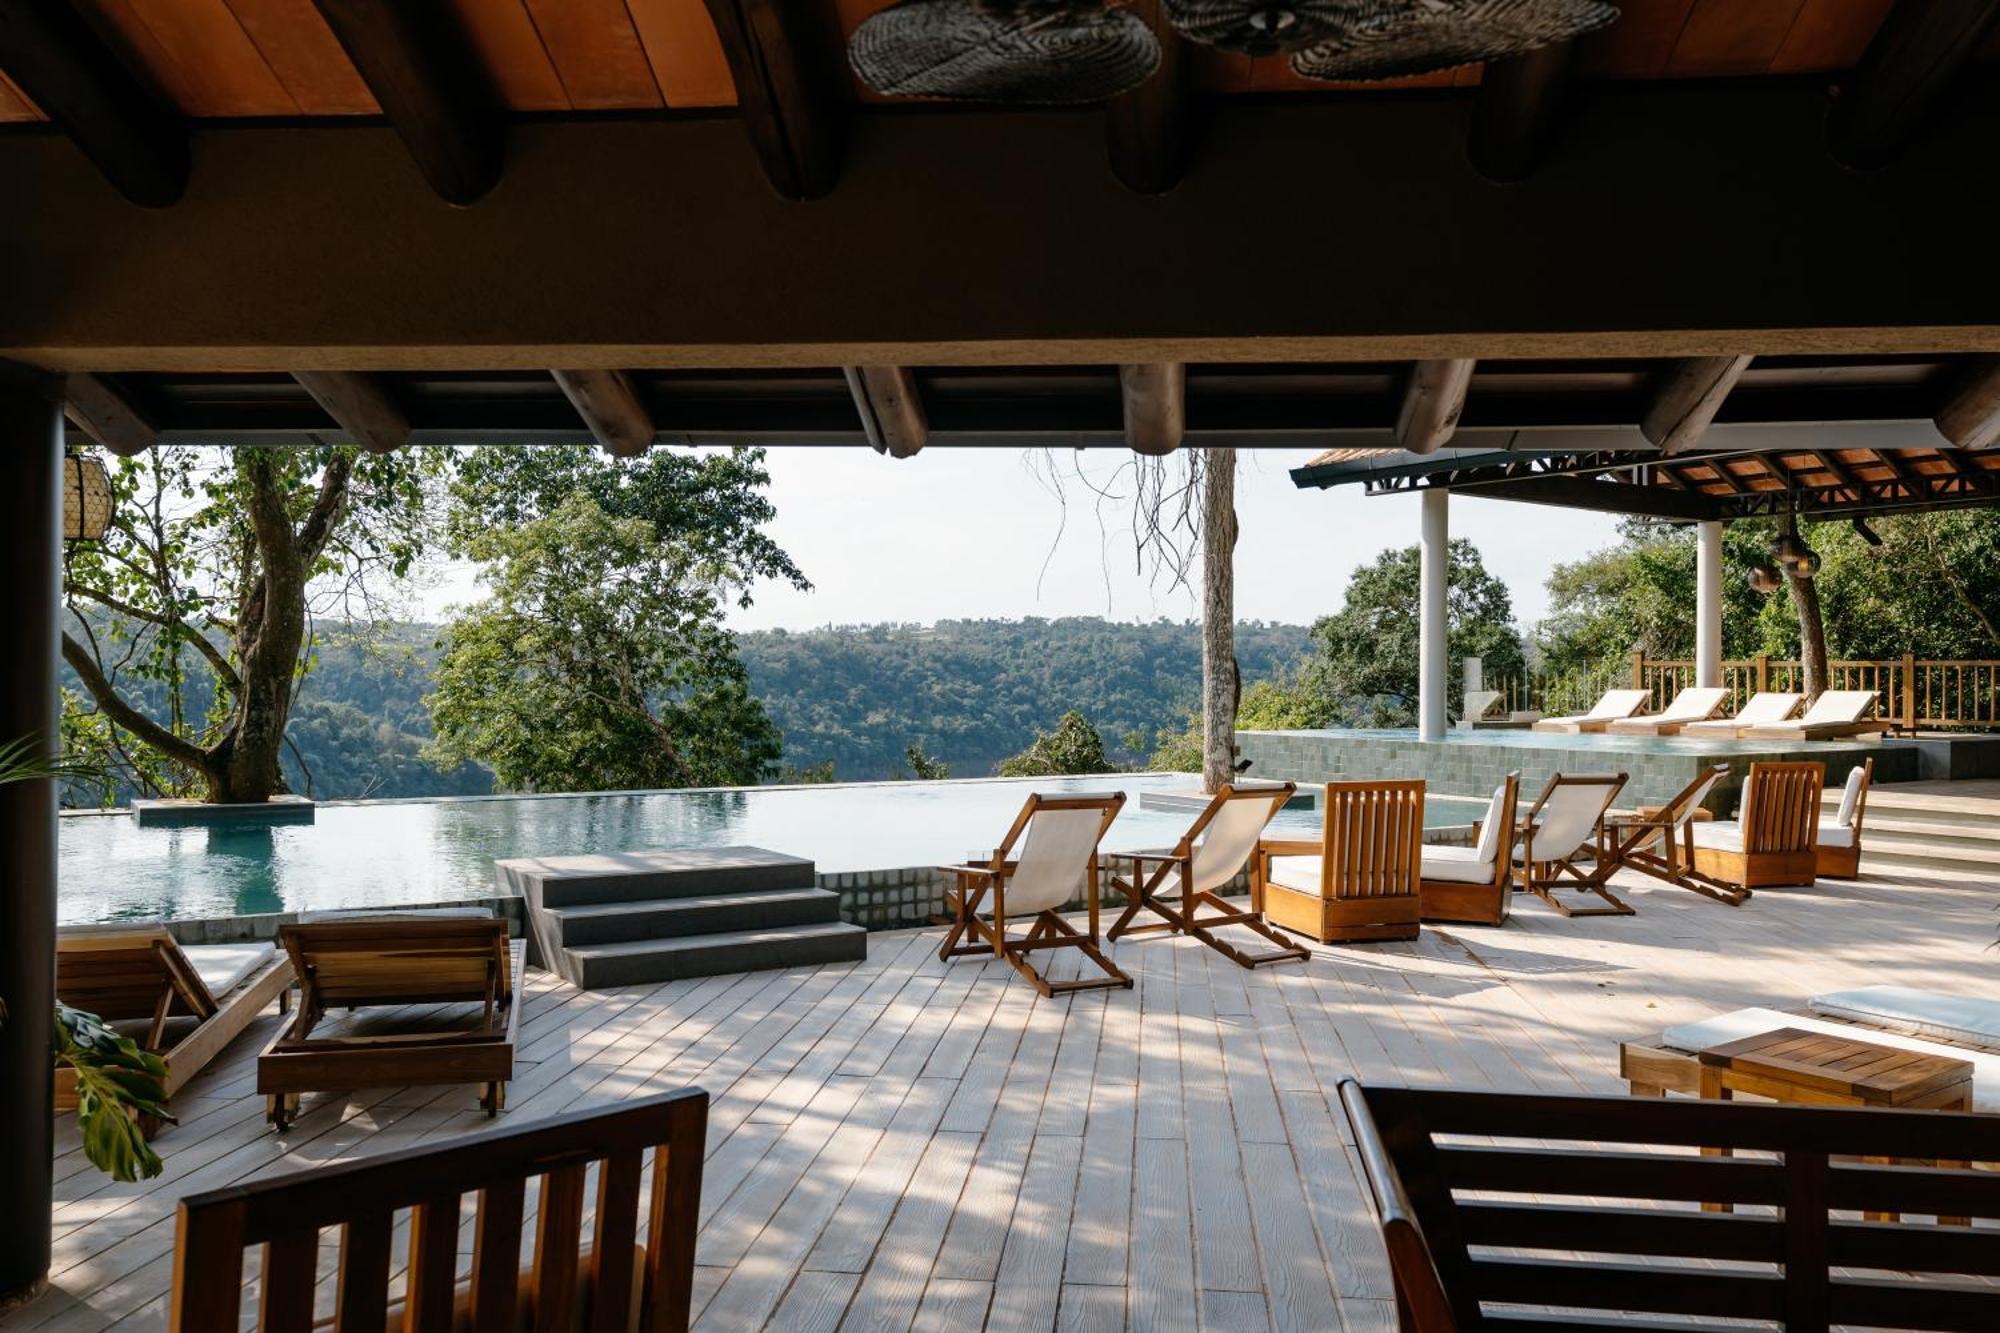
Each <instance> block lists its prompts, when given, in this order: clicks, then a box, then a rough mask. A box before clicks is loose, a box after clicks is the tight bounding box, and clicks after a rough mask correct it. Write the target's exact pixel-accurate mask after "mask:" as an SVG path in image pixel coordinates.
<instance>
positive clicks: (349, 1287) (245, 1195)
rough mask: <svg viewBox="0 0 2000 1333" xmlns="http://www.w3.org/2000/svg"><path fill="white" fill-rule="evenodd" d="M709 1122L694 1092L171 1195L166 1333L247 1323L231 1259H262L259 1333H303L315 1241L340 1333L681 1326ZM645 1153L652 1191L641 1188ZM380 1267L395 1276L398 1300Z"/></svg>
mask: <svg viewBox="0 0 2000 1333" xmlns="http://www.w3.org/2000/svg"><path fill="white" fill-rule="evenodd" d="M707 1127H708V1094H707V1093H705V1092H703V1091H701V1090H700V1089H698V1088H690V1089H687V1090H685V1091H681V1092H672V1093H667V1094H665V1095H664V1096H658V1097H649V1098H646V1099H644V1100H642V1101H634V1102H627V1103H624V1104H622V1105H618V1106H614V1107H610V1108H608V1109H605V1110H599V1111H590V1112H584V1113H581V1114H566V1115H564V1116H562V1117H560V1118H558V1119H552V1120H543V1121H538V1122H536V1123H533V1124H527V1125H520V1126H516V1127H512V1128H508V1129H499V1130H494V1131H491V1132H488V1133H482V1134H470V1135H465V1136H463V1137H460V1138H458V1139H454V1140H452V1141H450V1142H448V1143H445V1144H443V1145H441V1146H437V1147H424V1148H414V1149H410V1150H408V1151H405V1152H396V1153H384V1154H382V1155H381V1156H379V1157H371V1158H365V1159H363V1160H361V1161H357V1162H346V1163H340V1164H336V1165H332V1166H319V1167H313V1168H311V1169H310V1170H306V1171H300V1172H295V1173H294V1174H291V1175H287V1176H278V1177H274V1178H272V1179H269V1180H260V1181H256V1182H254V1183H251V1184H247V1185H231V1186H227V1187H225V1188H223V1189H218V1190H210V1191H208V1192H207V1193H205V1194H197V1195H194V1196H192V1197H190V1198H186V1199H183V1200H181V1204H180V1210H179V1217H178V1220H177V1228H178V1230H177V1232H176V1235H175V1239H174V1286H173V1298H172V1304H171V1307H170V1315H169V1319H170V1324H169V1326H170V1328H172V1329H173V1330H174V1333H237V1330H238V1329H239V1327H241V1326H244V1325H243V1323H242V1322H241V1321H242V1320H243V1318H244V1311H243V1310H242V1306H243V1278H244V1272H243V1268H244V1263H243V1260H244V1252H245V1251H246V1250H250V1249H253V1248H261V1251H262V1264H261V1269H260V1272H259V1274H258V1300H257V1308H256V1310H255V1312H254V1314H255V1317H254V1320H252V1321H251V1323H252V1324H253V1325H254V1327H256V1328H259V1329H267V1330H272V1333H277V1331H278V1330H303V1329H308V1328H311V1327H312V1326H313V1323H314V1310H313V1306H314V1299H313V1298H314V1291H315V1288H316V1287H317V1286H318V1285H319V1280H320V1269H319V1252H320V1244H321V1239H322V1233H323V1232H324V1233H332V1234H330V1235H328V1236H327V1237H326V1239H327V1240H328V1242H329V1244H330V1245H331V1246H333V1247H335V1248H337V1249H338V1251H339V1259H338V1264H337V1266H336V1267H334V1268H332V1269H330V1270H329V1271H330V1272H332V1273H333V1274H334V1277H333V1278H332V1283H331V1285H332V1287H333V1289H334V1292H333V1295H334V1301H335V1306H334V1313H333V1317H332V1320H331V1323H332V1326H333V1327H334V1328H335V1329H336V1330H338V1333H358V1331H359V1330H364V1329H368V1330H379V1329H382V1328H385V1327H388V1326H390V1325H391V1324H392V1323H393V1324H394V1325H395V1326H397V1327H400V1328H404V1329H407V1330H408V1331H409V1333H419V1331H420V1330H421V1331H428V1330H439V1331H440V1333H445V1331H448V1330H456V1329H461V1328H472V1329H482V1330H483V1329H513V1328H515V1327H523V1328H535V1329H548V1330H570V1329H582V1328H586V1327H587V1328H589V1329H591V1330H594V1331H599V1330H601V1331H602V1333H614V1331H617V1330H623V1331H625V1333H630V1331H631V1330H646V1331H647V1333H665V1331H666V1330H668V1329H674V1330H681V1329H685V1328H686V1327H687V1322H688V1311H689V1306H690V1303H691V1296H692V1291H693V1283H694V1238H695V1221H696V1216H697V1210H698V1205H699V1204H700V1201H701V1170H702V1146H703V1140H704V1138H705V1136H706V1134H707ZM648 1153H650V1154H651V1163H652V1180H651V1185H650V1188H642V1184H643V1182H642V1176H643V1174H644V1168H645V1163H646V1157H647V1154H648ZM593 1168H594V1169H595V1170H594V1174H595V1177H596V1195H595V1198H596V1209H595V1213H596V1215H595V1218H594V1221H593V1224H592V1229H591V1243H590V1245H589V1247H588V1248H586V1247H585V1246H584V1243H583V1225H584V1224H583V1212H584V1195H585V1192H586V1187H587V1185H588V1183H589V1178H590V1176H591V1174H592V1173H593ZM531 1179H538V1181H539V1183H538V1185H537V1187H536V1189H535V1192H534V1196H533V1197H534V1237H535V1239H534V1259H533V1261H532V1263H531V1264H530V1265H529V1267H528V1268H526V1269H523V1268H522V1267H521V1243H522V1238H523V1231H524V1226H525V1224H526V1223H525V1219H526V1218H527V1216H528V1200H529V1194H528V1182H529V1181H530V1180H531ZM468 1195H470V1196H471V1197H472V1199H473V1200H474V1212H475V1216H476V1220H475V1222H474V1226H473V1230H472V1233H471V1237H470V1240H471V1251H472V1270H471V1276H470V1277H469V1279H467V1280H466V1281H465V1282H459V1281H457V1280H456V1278H457V1267H458V1254H459V1226H460V1209H461V1207H462V1205H463V1203H464V1201H465V1199H466V1196H468ZM400 1209H409V1210H410V1213H409V1226H408V1235H409V1243H408V1248H407V1251H406V1253H405V1254H404V1255H403V1256H402V1257H403V1263H402V1264H400V1265H398V1264H394V1263H392V1253H391V1252H392V1249H393V1245H392V1242H393V1240H394V1239H395V1237H396V1235H397V1227H396V1220H397V1212H398V1210H400ZM642 1215H643V1217H644V1218H645V1223H646V1228H645V1229H646V1235H645V1240H644V1242H643V1244H642V1243H641V1242H640V1239H639V1230H640V1221H641V1217H642ZM392 1269H393V1270H395V1271H400V1272H402V1273H403V1274H404V1282H403V1284H402V1288H401V1294H400V1295H399V1296H398V1297H397V1298H396V1299H395V1300H393V1301H392V1300H391V1297H390V1279H391V1273H392ZM606 1293H608V1294H609V1295H608V1296H606V1295H605V1294H606ZM601 1296H603V1297H605V1298H604V1299H600V1297H601Z"/></svg>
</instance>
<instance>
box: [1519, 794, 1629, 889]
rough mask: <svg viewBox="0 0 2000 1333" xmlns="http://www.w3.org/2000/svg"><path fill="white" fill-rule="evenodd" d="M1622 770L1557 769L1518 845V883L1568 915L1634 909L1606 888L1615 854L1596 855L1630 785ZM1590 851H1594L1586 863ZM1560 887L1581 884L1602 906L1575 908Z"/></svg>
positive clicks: (1525, 823)
mask: <svg viewBox="0 0 2000 1333" xmlns="http://www.w3.org/2000/svg"><path fill="white" fill-rule="evenodd" d="M1625 781H1626V775H1625V774H1623V773H1558V774H1556V775H1555V776H1554V777H1552V778H1550V779H1549V785H1548V786H1546V787H1544V788H1542V794H1541V795H1540V796H1537V797H1536V798H1535V804H1534V805H1533V806H1532V807H1531V808H1530V809H1529V811H1528V813H1527V816H1526V818H1524V819H1522V821H1521V840H1520V842H1518V843H1517V844H1515V847H1514V883H1515V885H1516V887H1518V888H1521V889H1524V890H1526V891H1527V892H1529V893H1532V894H1534V895H1535V896H1536V897H1537V898H1540V899H1541V900H1542V901H1543V902H1545V903H1547V904H1548V905H1549V906H1550V907H1553V908H1555V910H1556V911H1558V912H1560V913H1562V914H1563V915H1564V916H1630V915H1632V908H1631V906H1630V905H1629V904H1627V903H1625V902H1624V901H1623V900H1621V899H1620V898H1619V897H1618V896H1617V895H1616V894H1614V893H1612V892H1611V890H1610V889H1609V888H1608V887H1606V883H1605V882H1606V881H1607V880H1609V879H1610V878H1611V873H1612V871H1614V870H1616V869H1617V868H1618V863H1617V861H1616V860H1615V859H1613V858H1612V857H1609V856H1600V855H1597V854H1596V853H1597V851H1598V849H1599V847H1600V845H1601V844H1600V842H1599V838H1600V833H1601V830H1602V828H1603V822H1604V814H1605V811H1607V810H1609V809H1610V808H1611V803H1612V802H1613V801H1615V800H1617V799H1618V793H1619V792H1621V791H1623V790H1624V789H1625ZM1585 852H1590V853H1591V854H1592V859H1591V860H1590V862H1589V863H1588V865H1586V864H1585V863H1584V861H1583V856H1584V853H1585ZM1559 889H1581V890H1583V891H1584V892H1585V893H1592V894H1595V895H1597V896H1598V897H1599V898H1601V899H1603V900H1604V903H1605V906H1603V907H1573V906H1571V905H1570V904H1569V903H1566V902H1564V901H1563V900H1562V899H1560V898H1558V897H1556V892H1557V890H1559Z"/></svg>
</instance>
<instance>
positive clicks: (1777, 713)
mask: <svg viewBox="0 0 2000 1333" xmlns="http://www.w3.org/2000/svg"><path fill="white" fill-rule="evenodd" d="M1805 701H1806V697H1805V696H1804V695H1803V694H1795V693H1792V692H1791V691H1788V690H1766V691H1764V692H1762V693H1760V694H1753V695H1751V696H1750V698H1749V699H1748V700H1746V701H1745V702H1744V704H1743V707H1742V708H1741V709H1740V710H1739V711H1738V712H1737V714H1736V716H1735V717H1718V718H1712V719H1710V720H1709V721H1707V722H1690V723H1688V724H1687V725H1686V726H1684V727H1682V728H1681V732H1680V734H1681V735H1683V736H1686V737H1689V738H1691V739H1704V738H1705V739H1708V740H1734V739H1736V738H1737V737H1739V736H1741V735H1742V734H1743V733H1744V732H1746V731H1748V730H1749V729H1750V728H1752V727H1755V726H1761V725H1763V724H1764V723H1767V722H1783V721H1784V720H1785V719H1786V718H1789V717H1790V716H1791V715H1792V714H1794V713H1796V712H1798V711H1799V705H1801V704H1803V703H1804V702H1805Z"/></svg>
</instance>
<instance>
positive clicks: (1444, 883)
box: [1417, 772, 1521, 926]
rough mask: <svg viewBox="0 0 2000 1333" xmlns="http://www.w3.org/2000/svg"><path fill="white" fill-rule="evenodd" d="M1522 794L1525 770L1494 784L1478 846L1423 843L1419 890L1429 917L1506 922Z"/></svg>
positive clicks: (1476, 838)
mask: <svg viewBox="0 0 2000 1333" xmlns="http://www.w3.org/2000/svg"><path fill="white" fill-rule="evenodd" d="M1520 794H1521V775H1520V773H1518V772H1514V773H1509V774H1508V775H1507V776H1506V778H1504V779H1503V780H1502V781H1501V783H1500V785H1499V786H1498V787H1496V788H1495V789H1494V791H1493V799H1492V800H1491V801H1489V802H1488V803H1487V806H1486V815H1485V817H1484V818H1482V819H1481V820H1480V821H1479V823H1478V825H1477V826H1476V828H1475V829H1474V833H1473V843H1472V846H1470V847H1429V846H1426V847H1424V848H1423V849H1422V851H1421V853H1420V855H1419V857H1418V864H1419V867H1420V872H1421V873H1420V875H1419V878H1418V883H1417V895H1418V898H1419V899H1420V901H1421V904H1422V912H1423V918H1424V920H1426V921H1463V922H1468V923H1471V924H1473V925H1482V926H1498V925H1503V924H1505V923H1506V920H1507V913H1508V910H1509V909H1510V908H1511V907H1512V906H1513V901H1514V889H1513V875H1514V834H1515V827H1514V815H1515V806H1516V805H1517V804H1518V803H1519V800H1520Z"/></svg>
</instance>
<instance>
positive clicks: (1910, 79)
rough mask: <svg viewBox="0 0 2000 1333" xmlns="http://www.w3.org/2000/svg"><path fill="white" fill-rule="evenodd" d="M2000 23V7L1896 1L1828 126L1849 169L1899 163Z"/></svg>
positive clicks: (1944, 0)
mask: <svg viewBox="0 0 2000 1333" xmlns="http://www.w3.org/2000/svg"><path fill="white" fill-rule="evenodd" d="M1996 21H2000V0H1897V4H1896V7H1895V8H1894V9H1892V10H1890V11H1889V16H1888V17H1887V18H1885V19H1884V20H1882V26H1881V27H1880V28H1878V29H1876V32H1875V38H1874V40H1873V41H1871V42H1869V44H1868V49H1867V51H1865V52H1863V53H1862V56H1861V64H1860V65H1859V66H1858V67H1857V68H1856V70H1855V72H1854V78H1853V80H1852V82H1851V83H1850V84H1849V85H1848V86H1847V87H1846V88H1844V89H1843V90H1842V92H1841V97H1840V100H1839V101H1837V102H1835V103H1834V107H1833V115H1832V117H1831V118H1830V119H1829V120H1828V122H1827V146H1828V147H1829V148H1830V149H1831V150H1832V152H1833V155H1834V157H1835V158H1837V159H1839V160H1840V161H1841V162H1842V163H1843V164H1845V165H1847V166H1850V167H1854V168H1857V169H1859V170H1864V171H1866V170H1872V169H1874V168H1877V167H1884V166H1887V165H1888V164H1889V163H1890V162H1892V161H1894V160H1895V158H1896V156H1897V154H1899V153H1900V152H1901V151H1902V149H1903V147H1904V145H1905V144H1907V143H1908V142H1909V141H1910V139H1911V138H1913V137H1914V136H1915V135H1916V134H1917V132H1918V131H1919V130H1921V129H1922V128H1923V125H1924V122H1925V121H1926V120H1927V119H1928V118H1929V117H1930V115H1931V112H1932V111H1933V110H1934V109H1935V107H1936V105H1937V103H1938V101H1939V99H1940V97H1941V96H1942V94H1943V93H1944V92H1945V90H1946V89H1947V88H1948V87H1949V86H1950V85H1951V82H1952V81H1953V80H1954V79H1955V78H1957V76H1958V75H1959V73H1960V72H1961V71H1962V70H1963V69H1964V68H1965V66H1966V65H1968V64H1969V63H1971V61H1972V59H1973V57H1974V56H1975V55H1977V54H1978V53H1979V50H1980V47H1981V46H1982V45H1984V43H1985V41H1986V38H1987V36H1988V34H1990V33H1991V32H1992V31H1993V29H1994V26H1995V23H1996Z"/></svg>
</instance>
